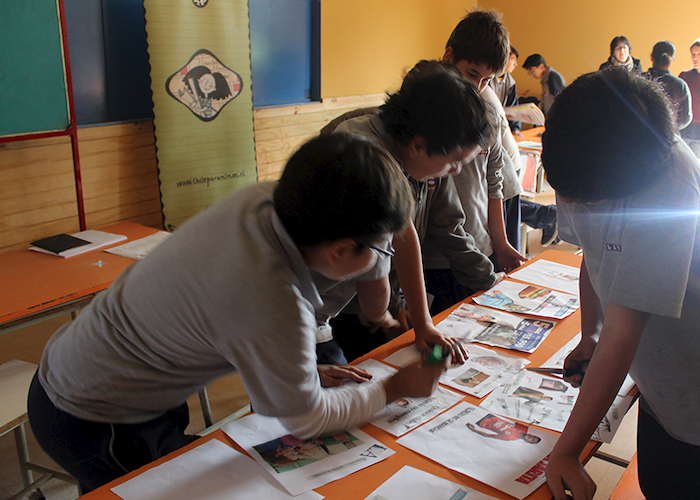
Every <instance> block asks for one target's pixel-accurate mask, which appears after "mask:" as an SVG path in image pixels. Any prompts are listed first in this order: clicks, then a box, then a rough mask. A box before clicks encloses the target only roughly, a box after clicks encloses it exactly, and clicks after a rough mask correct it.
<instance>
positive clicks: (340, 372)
mask: <svg viewBox="0 0 700 500" xmlns="http://www.w3.org/2000/svg"><path fill="white" fill-rule="evenodd" d="M316 368H317V369H318V376H319V377H320V379H321V387H340V386H341V385H345V383H346V382H347V381H348V380H351V381H353V382H367V381H369V380H370V379H371V378H372V374H371V373H369V372H368V371H367V370H363V369H362V368H357V367H356V366H351V365H318V366H317V367H316Z"/></svg>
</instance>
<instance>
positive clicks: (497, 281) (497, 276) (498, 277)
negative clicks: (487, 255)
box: [491, 272, 506, 286]
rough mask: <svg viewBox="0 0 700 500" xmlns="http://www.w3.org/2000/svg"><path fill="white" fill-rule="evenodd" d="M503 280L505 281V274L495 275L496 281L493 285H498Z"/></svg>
mask: <svg viewBox="0 0 700 500" xmlns="http://www.w3.org/2000/svg"><path fill="white" fill-rule="evenodd" d="M504 279H506V273H504V272H500V273H496V280H495V281H494V282H493V285H496V284H498V283H500V282H501V281H503V280H504ZM493 285H491V286H493Z"/></svg>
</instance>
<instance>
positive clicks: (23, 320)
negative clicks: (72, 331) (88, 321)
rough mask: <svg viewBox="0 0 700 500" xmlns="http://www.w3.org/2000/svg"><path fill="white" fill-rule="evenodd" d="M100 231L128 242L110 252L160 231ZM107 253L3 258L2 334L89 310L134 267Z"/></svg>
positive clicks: (133, 227)
mask: <svg viewBox="0 0 700 500" xmlns="http://www.w3.org/2000/svg"><path fill="white" fill-rule="evenodd" d="M100 230H101V231H105V232H108V233H115V234H123V235H125V236H126V237H127V238H128V240H125V241H120V242H119V243H115V244H114V245H110V246H117V245H122V244H124V243H126V242H127V241H131V240H135V239H139V238H143V237H145V236H148V235H149V234H152V233H155V232H156V231H157V229H153V228H150V227H145V226H141V225H140V224H134V223H133V222H122V223H120V224H115V225H113V226H108V227H104V228H101V229H100ZM105 248H109V246H108V247H103V248H99V249H97V250H92V251H90V252H86V253H84V254H81V255H76V256H75V257H69V258H67V259H63V258H61V257H57V256H55V255H48V254H44V253H39V252H33V251H31V250H27V249H24V250H16V251H13V252H6V253H3V254H0V283H2V286H0V333H3V332H5V331H10V330H13V329H16V328H20V327H22V326H26V325H28V324H31V323H35V322H37V321H42V320H45V319H48V318H50V317H53V316H57V315H59V314H65V313H67V312H71V311H75V310H77V309H80V308H81V307H84V306H85V305H87V304H88V303H89V302H90V300H92V298H93V297H94V296H95V294H96V293H98V292H101V291H102V290H104V289H106V288H107V287H108V286H109V285H110V284H111V283H112V282H113V281H114V280H115V279H116V278H117V276H119V274H120V273H121V272H122V271H123V270H124V269H126V268H127V267H129V265H131V264H133V263H134V262H135V261H134V260H132V259H128V258H126V257H121V256H118V255H112V254H110V253H107V252H103V250H104V249H105Z"/></svg>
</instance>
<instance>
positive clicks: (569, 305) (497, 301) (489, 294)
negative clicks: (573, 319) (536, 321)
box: [473, 279, 580, 319]
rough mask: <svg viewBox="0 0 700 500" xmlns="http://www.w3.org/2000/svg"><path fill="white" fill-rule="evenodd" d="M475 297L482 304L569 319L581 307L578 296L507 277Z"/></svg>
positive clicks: (511, 310) (503, 309)
mask: <svg viewBox="0 0 700 500" xmlns="http://www.w3.org/2000/svg"><path fill="white" fill-rule="evenodd" d="M473 299H474V302H476V303H477V304H479V305H482V306H487V307H493V308H494V309H500V310H501V311H506V312H514V313H520V314H527V315H534V316H542V317H545V318H555V319H563V318H566V317H567V316H569V315H570V314H571V313H573V312H574V311H575V310H577V309H578V308H579V306H580V303H579V299H578V297H577V296H576V295H571V294H568V293H564V292H559V291H556V290H554V289H551V288H545V287H542V286H538V285H527V284H522V283H516V282H515V281H510V280H507V279H506V280H503V281H501V282H500V283H498V284H496V285H494V286H493V287H492V288H491V289H489V290H487V291H485V292H484V293H482V294H480V295H477V296H476V297H473Z"/></svg>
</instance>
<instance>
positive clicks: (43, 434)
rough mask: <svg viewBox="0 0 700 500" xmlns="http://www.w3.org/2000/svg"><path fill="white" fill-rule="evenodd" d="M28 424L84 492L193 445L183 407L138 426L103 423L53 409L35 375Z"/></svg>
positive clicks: (49, 452)
mask: <svg viewBox="0 0 700 500" xmlns="http://www.w3.org/2000/svg"><path fill="white" fill-rule="evenodd" d="M27 410H28V413H29V423H30V424H31V427H32V432H33V433H34V436H35V437H36V440H37V441H38V442H39V444H40V445H41V447H42V449H43V450H44V451H45V452H46V453H47V454H48V455H49V456H50V457H51V458H52V459H53V460H54V461H55V462H56V463H57V464H58V465H60V466H61V467H63V468H64V469H65V470H66V471H67V472H68V473H69V474H71V475H72V476H73V477H75V478H76V479H77V480H78V481H79V482H80V487H81V489H82V492H83V493H87V492H88V491H92V490H94V489H96V488H98V487H100V486H102V485H103V484H107V483H108V482H110V481H112V480H114V479H116V478H118V477H121V476H123V475H124V474H126V473H127V472H131V471H133V470H136V469H138V468H139V467H141V466H143V465H146V464H147V463H150V462H152V461H153V460H155V459H157V458H160V457H162V456H164V455H167V454H168V453H170V452H171V451H175V450H177V449H178V448H181V447H183V446H185V445H186V444H188V443H191V442H192V441H193V440H194V439H196V437H195V436H187V435H185V433H184V431H185V428H186V427H187V424H188V423H189V420H190V417H189V411H188V409H187V403H185V404H183V405H182V406H180V407H179V408H176V409H173V410H170V411H167V412H166V413H165V414H164V415H162V416H160V417H158V418H156V419H153V420H151V421H149V422H145V423H142V424H106V423H100V422H90V421H87V420H83V419H80V418H77V417H74V416H72V415H70V414H68V413H66V412H64V411H62V410H59V409H58V408H56V407H55V406H54V405H53V403H52V402H51V400H50V399H49V398H48V396H47V395H46V392H45V391H44V388H43V387H42V386H41V384H40V383H39V380H38V378H37V376H36V375H34V380H33V381H32V385H31V387H30V388H29V397H28V400H27Z"/></svg>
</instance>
